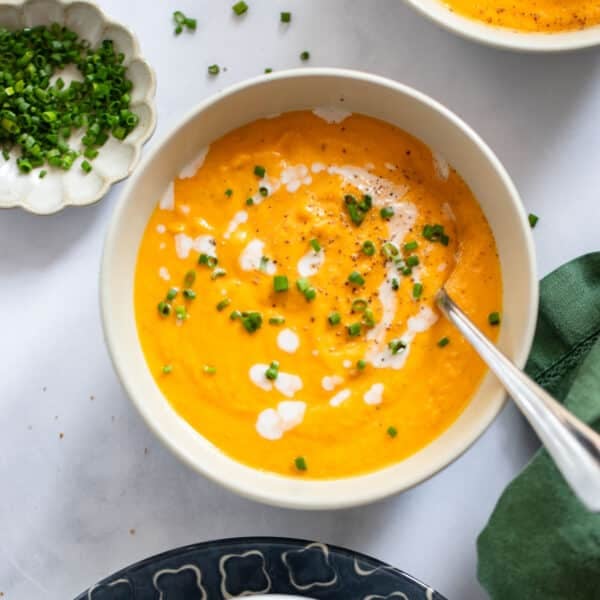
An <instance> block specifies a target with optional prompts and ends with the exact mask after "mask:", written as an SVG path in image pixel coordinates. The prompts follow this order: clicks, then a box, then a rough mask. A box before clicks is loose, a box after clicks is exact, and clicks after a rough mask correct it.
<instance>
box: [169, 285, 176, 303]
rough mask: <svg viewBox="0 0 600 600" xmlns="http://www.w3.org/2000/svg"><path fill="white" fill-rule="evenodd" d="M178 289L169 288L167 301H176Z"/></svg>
mask: <svg viewBox="0 0 600 600" xmlns="http://www.w3.org/2000/svg"><path fill="white" fill-rule="evenodd" d="M177 291H178V290H177V288H174V287H172V288H169V289H168V291H167V300H174V299H175V296H177Z"/></svg>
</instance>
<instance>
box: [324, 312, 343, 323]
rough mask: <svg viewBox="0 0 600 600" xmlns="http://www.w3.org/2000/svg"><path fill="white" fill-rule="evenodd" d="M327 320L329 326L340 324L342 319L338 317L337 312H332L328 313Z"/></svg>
mask: <svg viewBox="0 0 600 600" xmlns="http://www.w3.org/2000/svg"><path fill="white" fill-rule="evenodd" d="M327 320H328V321H329V324H330V325H339V324H340V323H341V322H342V317H341V316H340V313H339V312H332V313H329V316H328V317H327Z"/></svg>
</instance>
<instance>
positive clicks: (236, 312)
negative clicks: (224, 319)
mask: <svg viewBox="0 0 600 600" xmlns="http://www.w3.org/2000/svg"><path fill="white" fill-rule="evenodd" d="M241 316H242V313H241V312H240V311H239V310H232V311H231V312H230V313H229V318H230V319H231V320H232V321H237V320H238V319H239V318H240V317H241Z"/></svg>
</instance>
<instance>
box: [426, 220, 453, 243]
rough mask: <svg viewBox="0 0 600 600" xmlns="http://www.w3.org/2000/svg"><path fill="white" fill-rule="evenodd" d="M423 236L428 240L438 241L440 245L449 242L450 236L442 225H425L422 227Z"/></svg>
mask: <svg viewBox="0 0 600 600" xmlns="http://www.w3.org/2000/svg"><path fill="white" fill-rule="evenodd" d="M423 237H424V238H425V239H426V240H428V241H430V242H440V244H442V246H447V245H448V244H449V243H450V238H449V237H448V235H447V234H446V232H445V231H444V226H443V225H438V224H436V225H425V226H424V227H423Z"/></svg>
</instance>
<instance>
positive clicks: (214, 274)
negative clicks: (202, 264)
mask: <svg viewBox="0 0 600 600" xmlns="http://www.w3.org/2000/svg"><path fill="white" fill-rule="evenodd" d="M225 275H227V271H226V270H225V269H215V270H214V271H213V272H212V273H211V274H210V278H211V279H218V278H219V277H225Z"/></svg>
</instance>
